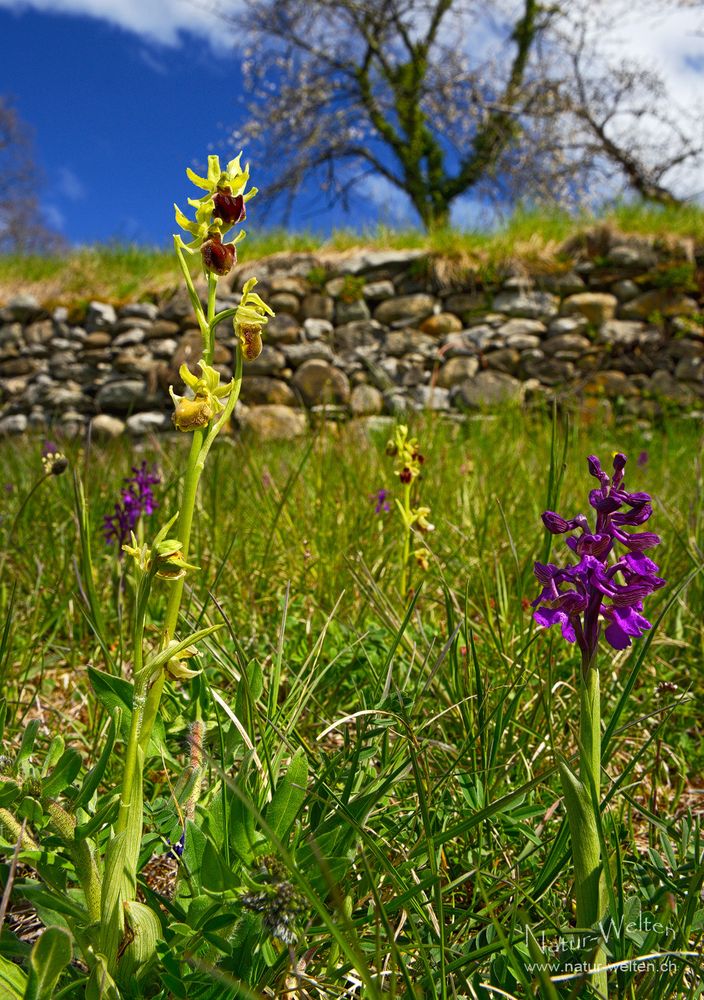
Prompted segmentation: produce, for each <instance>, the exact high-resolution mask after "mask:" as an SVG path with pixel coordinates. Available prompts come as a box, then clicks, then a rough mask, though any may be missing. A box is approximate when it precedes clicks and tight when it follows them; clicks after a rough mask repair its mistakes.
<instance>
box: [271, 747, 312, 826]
mask: <svg viewBox="0 0 704 1000" xmlns="http://www.w3.org/2000/svg"><path fill="white" fill-rule="evenodd" d="M307 778H308V762H307V760H306V755H305V753H304V752H303V750H298V751H297V752H296V754H295V755H294V757H293V759H292V760H291V763H290V764H289V766H288V770H287V771H286V774H285V775H284V777H283V778H282V779H281V780H280V781H279V783H278V784H277V786H276V791H275V792H274V796H273V798H272V800H271V802H270V803H269V805H268V806H267V809H266V812H265V814H264V818H265V819H266V822H267V824H268V825H269V826H270V827H271V830H272V833H274V834H275V835H276V837H278V839H279V840H281V841H282V840H283V839H284V838H285V836H286V834H287V833H288V832H289V830H290V829H291V827H292V826H293V821H294V820H295V818H296V815H297V813H298V810H299V809H300V808H301V806H302V805H303V802H304V801H305V797H306V780H307Z"/></svg>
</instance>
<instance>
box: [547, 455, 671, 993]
mask: <svg viewBox="0 0 704 1000" xmlns="http://www.w3.org/2000/svg"><path fill="white" fill-rule="evenodd" d="M588 466H589V472H590V474H591V475H592V476H594V478H595V479H597V480H598V482H599V486H598V487H597V488H596V489H593V490H591V492H590V493H589V504H590V506H591V507H592V508H593V509H594V511H595V517H596V520H595V527H594V530H592V529H591V527H590V524H589V521H588V520H587V518H586V516H585V515H584V514H578V515H577V516H575V517H572V518H564V517H562V516H561V515H560V514H556V513H555V512H554V511H550V510H548V511H545V512H544V514H543V515H542V519H543V524H544V525H545V527H546V528H547V529H548V531H550V532H551V533H552V534H554V535H569V537H568V538H567V545H568V546H569V548H570V549H571V550H572V552H573V553H574V554H575V555H576V556H577V558H578V562H577V563H572V564H570V565H568V566H565V567H563V568H559V567H558V566H556V565H554V564H553V563H548V564H547V565H546V564H543V563H539V562H537V563H536V564H535V575H536V577H537V578H538V581H539V582H540V584H541V585H542V591H541V592H540V594H539V596H538V597H537V598H536V600H535V601H534V602H533V606H534V607H535V609H536V610H535V611H534V613H533V617H534V619H535V621H536V622H537V623H538V624H539V625H542V626H544V627H546V628H549V627H550V626H552V625H559V626H560V628H561V631H562V635H563V637H564V638H565V639H566V640H567V641H568V642H571V643H575V644H576V645H577V646H578V647H579V649H580V651H581V654H582V669H581V672H580V723H579V774H577V773H575V771H574V770H573V769H572V768H571V767H570V765H569V764H568V763H567V761H566V760H565V759H564V758H563V759H560V761H559V767H560V774H561V778H562V787H563V792H564V796H565V806H566V809H567V816H568V821H569V826H570V834H571V838H572V855H573V860H574V869H575V900H576V904H577V923H578V924H579V926H580V927H583V928H587V927H594V926H595V925H596V924H598V922H599V921H600V920H601V919H602V917H603V915H604V909H605V898H604V890H603V859H602V857H601V846H600V841H599V830H598V821H597V811H598V809H599V801H600V791H599V790H600V779H601V708H600V692H599V667H598V663H597V653H598V647H599V640H600V638H601V635H602V628H603V637H604V639H605V640H606V642H607V643H608V644H609V645H610V646H612V647H613V648H614V649H617V650H621V649H626V648H627V647H628V646H630V645H631V641H632V639H633V638H638V637H640V636H642V635H643V633H644V632H645V631H646V630H647V629H649V628H650V627H651V623H650V622H649V621H648V620H647V618H645V617H644V615H643V602H644V600H645V598H647V597H648V596H649V595H650V594H652V593H653V592H654V591H655V590H658V589H659V588H660V587H663V586H664V585H665V580H663V579H662V578H661V577H660V576H658V567H657V565H656V564H655V563H654V562H653V561H652V559H650V558H649V557H648V556H647V555H646V554H645V553H646V552H647V551H648V550H650V549H653V548H654V547H655V546H656V545H658V544H659V542H660V539H659V537H658V536H657V535H655V534H653V533H652V532H649V531H631V530H628V529H630V528H636V527H638V526H640V525H642V524H644V523H645V522H646V521H647V520H648V519H649V518H650V515H651V514H652V500H651V497H650V495H649V494H648V493H630V492H628V490H626V488H625V485H624V469H625V466H626V456H625V455H623V454H622V453H620V452H619V453H617V454H616V455H614V459H613V475H612V476H611V477H609V475H608V474H607V473H606V472H604V471H603V469H602V467H601V464H600V462H599V460H598V458H596V457H595V456H594V455H592V456H590V457H589V459H588ZM596 963H597V965H599V964H600V963H603V950H602V949H598V950H597V956H596ZM593 985H594V987H595V989H596V990H597V991H598V992H599V995H600V996H604V997H605V996H606V995H607V988H608V984H607V978H606V972H605V971H596V972H595V974H594V977H593Z"/></svg>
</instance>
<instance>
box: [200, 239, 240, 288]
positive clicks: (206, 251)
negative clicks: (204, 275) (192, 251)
mask: <svg viewBox="0 0 704 1000" xmlns="http://www.w3.org/2000/svg"><path fill="white" fill-rule="evenodd" d="M200 253H201V257H202V258H203V264H204V265H205V267H206V269H207V270H208V271H212V273H213V274H218V275H220V277H223V275H225V274H229V273H230V271H231V270H232V268H233V267H234V265H235V263H236V262H237V249H236V247H235V244H234V243H223V242H222V237H221V236H220V235H219V234H218V233H214V234H213V235H212V236H210V237H209V238H208V239H207V240H206V241H205V243H204V244H203V245H202V247H201V248H200Z"/></svg>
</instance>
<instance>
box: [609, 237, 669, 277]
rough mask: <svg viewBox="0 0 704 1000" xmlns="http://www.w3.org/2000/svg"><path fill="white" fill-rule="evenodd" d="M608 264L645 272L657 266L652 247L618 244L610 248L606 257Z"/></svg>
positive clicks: (656, 258)
mask: <svg viewBox="0 0 704 1000" xmlns="http://www.w3.org/2000/svg"><path fill="white" fill-rule="evenodd" d="M608 260H609V263H610V264H615V265H616V266H617V267H628V268H634V269H641V270H643V271H647V270H648V269H649V268H651V267H653V266H654V265H655V264H657V260H658V257H657V253H656V252H655V251H654V250H653V248H652V247H650V246H647V245H644V244H642V243H640V244H638V245H634V244H632V243H619V244H617V245H616V246H613V247H611V249H610V250H609V257H608Z"/></svg>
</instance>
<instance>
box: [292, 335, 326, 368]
mask: <svg viewBox="0 0 704 1000" xmlns="http://www.w3.org/2000/svg"><path fill="white" fill-rule="evenodd" d="M284 355H285V357H286V361H287V362H288V364H289V365H291V367H292V368H298V366H299V365H302V364H303V363H304V361H310V360H311V359H312V358H319V359H321V360H322V361H332V359H333V353H332V348H331V347H330V345H329V344H326V343H325V342H324V341H322V340H314V341H313V342H312V343H308V344H287V345H286V347H285V348H284Z"/></svg>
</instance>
